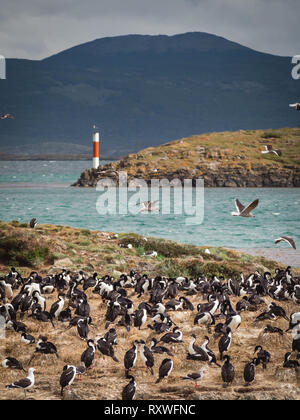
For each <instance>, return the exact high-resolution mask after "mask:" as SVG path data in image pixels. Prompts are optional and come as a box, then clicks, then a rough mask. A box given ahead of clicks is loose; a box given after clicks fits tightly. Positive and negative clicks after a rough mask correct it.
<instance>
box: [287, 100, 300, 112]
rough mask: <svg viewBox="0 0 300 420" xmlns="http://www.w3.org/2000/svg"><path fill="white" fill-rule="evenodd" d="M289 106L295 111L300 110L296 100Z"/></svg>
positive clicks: (299, 103)
mask: <svg viewBox="0 0 300 420" xmlns="http://www.w3.org/2000/svg"><path fill="white" fill-rule="evenodd" d="M289 106H290V107H291V108H295V109H296V111H300V102H296V103H295V104H290V105H289Z"/></svg>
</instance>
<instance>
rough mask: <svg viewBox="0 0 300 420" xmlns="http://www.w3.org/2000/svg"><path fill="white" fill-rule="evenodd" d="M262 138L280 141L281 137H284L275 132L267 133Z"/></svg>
mask: <svg viewBox="0 0 300 420" xmlns="http://www.w3.org/2000/svg"><path fill="white" fill-rule="evenodd" d="M261 136H262V138H263V139H272V138H274V139H275V138H277V139H280V137H282V134H281V133H278V132H277V133H276V132H275V131H265V132H264V133H263V134H262V135H261Z"/></svg>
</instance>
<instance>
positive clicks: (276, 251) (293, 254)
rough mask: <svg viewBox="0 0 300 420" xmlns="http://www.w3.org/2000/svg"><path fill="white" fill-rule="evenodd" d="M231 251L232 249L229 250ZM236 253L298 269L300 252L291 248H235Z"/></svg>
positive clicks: (299, 266)
mask: <svg viewBox="0 0 300 420" xmlns="http://www.w3.org/2000/svg"><path fill="white" fill-rule="evenodd" d="M231 249H232V248H231ZM236 251H239V252H243V253H246V254H249V255H252V256H255V257H264V258H267V259H270V260H273V261H276V262H279V263H281V264H286V265H287V266H289V265H290V266H292V267H296V268H300V251H299V250H297V249H293V248H290V249H289V248H237V249H236Z"/></svg>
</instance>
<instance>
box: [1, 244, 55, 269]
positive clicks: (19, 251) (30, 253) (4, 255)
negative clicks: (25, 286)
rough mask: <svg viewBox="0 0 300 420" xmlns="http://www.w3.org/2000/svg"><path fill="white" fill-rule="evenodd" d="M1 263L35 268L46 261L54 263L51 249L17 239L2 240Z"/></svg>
mask: <svg viewBox="0 0 300 420" xmlns="http://www.w3.org/2000/svg"><path fill="white" fill-rule="evenodd" d="M0 261H1V262H3V263H4V264H8V265H17V266H23V267H35V266H37V265H39V264H41V263H43V262H45V261H47V262H51V261H52V262H53V255H52V254H51V253H50V251H49V248H48V247H47V246H44V245H39V244H38V243H36V242H34V241H31V242H30V241H25V240H22V239H18V238H16V237H8V238H7V237H6V238H5V237H4V238H3V237H2V238H0Z"/></svg>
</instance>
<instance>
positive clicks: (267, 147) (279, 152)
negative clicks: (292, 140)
mask: <svg viewBox="0 0 300 420" xmlns="http://www.w3.org/2000/svg"><path fill="white" fill-rule="evenodd" d="M265 149H266V150H263V151H262V152H261V153H262V154H267V153H274V154H275V155H277V156H281V155H282V153H281V150H278V149H273V147H272V146H271V145H270V144H268V145H267V146H265Z"/></svg>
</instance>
